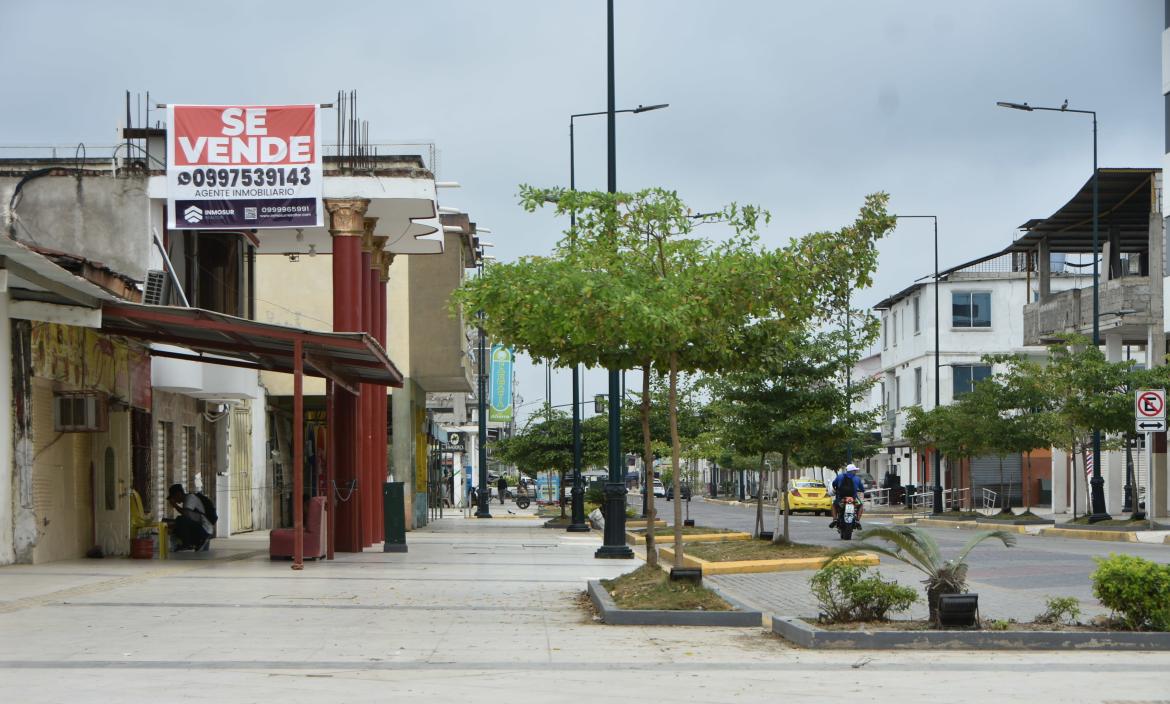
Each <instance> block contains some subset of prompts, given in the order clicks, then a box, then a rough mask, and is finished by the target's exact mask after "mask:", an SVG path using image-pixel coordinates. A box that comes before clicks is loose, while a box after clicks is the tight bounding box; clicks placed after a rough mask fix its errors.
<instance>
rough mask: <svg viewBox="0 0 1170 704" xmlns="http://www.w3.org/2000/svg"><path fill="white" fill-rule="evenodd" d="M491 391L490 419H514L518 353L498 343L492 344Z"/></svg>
mask: <svg viewBox="0 0 1170 704" xmlns="http://www.w3.org/2000/svg"><path fill="white" fill-rule="evenodd" d="M489 359H491V361H492V368H491V385H492V388H491V392H490V394H489V395H488V420H489V421H493V422H499V423H508V422H511V420H512V367H513V365H514V364H515V361H516V355H515V354H514V353H513V352H512V350H510V349H508V348H507V347H504V346H503V345H501V344H499V343H496V344H494V345H492V354H491V357H489Z"/></svg>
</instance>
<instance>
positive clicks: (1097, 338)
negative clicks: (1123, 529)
mask: <svg viewBox="0 0 1170 704" xmlns="http://www.w3.org/2000/svg"><path fill="white" fill-rule="evenodd" d="M996 105H998V106H999V107H1001V108H1011V109H1012V110H1024V111H1026V112H1032V111H1034V110H1044V111H1046V112H1072V113H1077V114H1078V115H1089V116H1091V117H1092V118H1093V346H1094V347H1098V348H1099V347H1100V346H1101V326H1100V320H1099V318H1100V295H1099V288H1100V285H1099V274H1098V273H1097V258H1098V253H1099V252H1100V239H1099V237H1098V234H1097V224H1098V221H1099V220H1100V217H1099V210H1098V207H1099V206H1098V199H1097V181H1098V176H1097V113H1096V111H1094V110H1072V109H1070V108H1069V107H1068V101H1067V100H1066V101H1064V104H1063V105H1061V106H1060V107H1058V108H1043V107H1037V106H1035V105H1028V104H1027V103H1008V102H1003V101H1000V102H997V103H996ZM1089 490H1090V491H1089V494H1090V497H1089V498H1090V506H1089V511H1090V515H1089V523H1097V522H1098V521H1107V520H1109V518H1110V516H1109V512H1108V511H1106V509H1105V480H1104V479H1103V478H1102V477H1101V429H1100V428H1094V429H1093V478H1092V479H1090V480H1089Z"/></svg>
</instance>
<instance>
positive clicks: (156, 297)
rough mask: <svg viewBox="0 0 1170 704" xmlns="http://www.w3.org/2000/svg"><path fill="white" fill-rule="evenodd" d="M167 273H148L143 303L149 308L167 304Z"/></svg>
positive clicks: (151, 271) (152, 271)
mask: <svg viewBox="0 0 1170 704" xmlns="http://www.w3.org/2000/svg"><path fill="white" fill-rule="evenodd" d="M167 283H168V282H167V273H166V272H165V271H159V270H158V269H150V270H148V271H147V272H146V286H145V287H144V290H143V291H142V302H143V303H145V304H146V305H148V306H161V305H166V302H167V288H168V286H167Z"/></svg>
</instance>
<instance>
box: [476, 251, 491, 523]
mask: <svg viewBox="0 0 1170 704" xmlns="http://www.w3.org/2000/svg"><path fill="white" fill-rule="evenodd" d="M476 254H478V255H479V275H480V276H483V258H484V254H483V249H482V248H480V249H479V250H478V251H477V252H476ZM476 318H478V320H479V351H478V353H477V354H476V355H475V361H476V367H477V369H478V372H479V379H478V380H477V383H478V391H477V392H478V394H479V413H478V415H479V438H478V440H477V442H478V444H479V447H478V450H479V506H478V507H477V508H476V510H475V517H476V518H491V517H492V513H491V511H489V510H488V506H489V505H490V504H491V490H490V489H489V488H488V476H487V379H486V378H485V374H486V373H487V372H486V367H487V364H486V362H487V360H486V357H487V350H486V349H485V345H486V342H485V340H484V335H483V311H482V310H481V311H479V312H478V313H477V314H476Z"/></svg>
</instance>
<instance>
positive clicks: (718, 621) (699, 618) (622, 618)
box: [588, 579, 763, 628]
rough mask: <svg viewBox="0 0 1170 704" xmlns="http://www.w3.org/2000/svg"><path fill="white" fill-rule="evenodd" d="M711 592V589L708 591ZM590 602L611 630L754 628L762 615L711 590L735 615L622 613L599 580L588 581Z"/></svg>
mask: <svg viewBox="0 0 1170 704" xmlns="http://www.w3.org/2000/svg"><path fill="white" fill-rule="evenodd" d="M708 588H709V589H710V587H708ZM588 591H589V599H590V600H591V601H592V602H593V606H594V607H596V608H597V610H598V612H600V613H601V620H602V621H603V622H605V623H606V624H609V625H613V626H708V627H713V626H714V627H730V628H756V627H759V626H760V625H761V624H762V619H763V615H762V614H761V613H760V612H759V611H752V610H750V609H748V608H747V607H745V606H744V605H743V604H741V603H739V602H738V601H736V600H735V599H732V598H730V597H728V596H727V595H726V594H723V593H722V592H720V591H718V590H716V589H711V591H713V592H715V593H716V594H718V595H719V596H720V597H722V598H723V600H724V601H726V602H727V603H729V604H731V605H732V606H733V607H735V609H736V610H735V611H681V610H678V611H675V610H665V609H623V608H619V607H618V605H617V604H616V603H614V600H613V597H611V596H610V595H609V592H608V591H606V589H605V587H604V586H602V584H601V582H600V580H595V579H591V580H589V588H588Z"/></svg>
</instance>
